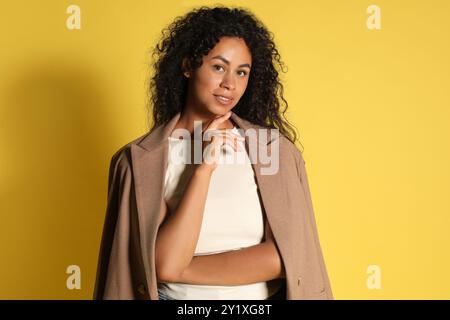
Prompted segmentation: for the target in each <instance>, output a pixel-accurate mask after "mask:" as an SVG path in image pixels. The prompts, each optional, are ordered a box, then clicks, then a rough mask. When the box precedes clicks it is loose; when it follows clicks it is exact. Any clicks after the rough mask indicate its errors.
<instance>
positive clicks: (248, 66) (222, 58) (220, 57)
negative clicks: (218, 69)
mask: <svg viewBox="0 0 450 320" xmlns="http://www.w3.org/2000/svg"><path fill="white" fill-rule="evenodd" d="M211 59H220V60H222V61H223V62H225V63H226V64H227V65H229V64H230V61H228V60H227V59H225V58H224V57H222V56H221V55H218V56H215V57H212V58H211ZM243 67H247V68H249V69H250V68H251V67H250V65H249V64H248V63H244V64H241V65H240V66H239V68H243Z"/></svg>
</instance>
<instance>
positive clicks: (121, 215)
mask: <svg viewBox="0 0 450 320" xmlns="http://www.w3.org/2000/svg"><path fill="white" fill-rule="evenodd" d="M131 193H132V172H131V168H130V162H129V161H128V159H127V155H126V152H124V151H121V150H119V151H118V152H117V153H115V154H114V155H113V157H112V158H111V162H110V167H109V178H108V198H107V208H106V215H105V221H104V225H103V233H102V239H101V244H100V252H99V258H98V265H97V274H96V281H95V287H94V300H108V299H135V295H134V293H133V282H132V276H131V274H132V272H131V263H130V252H129V250H130V249H129V248H130V241H131V240H130V223H131V222H130V221H131V213H130V199H132V197H131V196H132V194H131Z"/></svg>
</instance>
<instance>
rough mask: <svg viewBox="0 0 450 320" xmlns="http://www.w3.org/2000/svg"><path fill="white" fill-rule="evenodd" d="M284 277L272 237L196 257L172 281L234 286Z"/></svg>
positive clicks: (282, 267)
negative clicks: (238, 248)
mask: <svg viewBox="0 0 450 320" xmlns="http://www.w3.org/2000/svg"><path fill="white" fill-rule="evenodd" d="M283 277H285V271H284V266H283V264H282V260H281V258H280V255H279V253H278V250H277V248H276V246H275V243H274V242H273V241H271V240H268V241H266V242H263V243H261V244H258V245H255V246H251V247H248V248H243V249H240V250H233V251H227V252H222V253H217V254H211V255H202V256H195V257H194V258H193V259H192V261H191V263H190V264H189V266H188V267H187V268H186V269H185V270H184V271H183V272H182V273H181V274H180V275H179V277H178V278H175V279H173V282H179V283H189V284H200V285H224V286H236V285H244V284H250V283H256V282H262V281H270V280H272V279H277V278H283Z"/></svg>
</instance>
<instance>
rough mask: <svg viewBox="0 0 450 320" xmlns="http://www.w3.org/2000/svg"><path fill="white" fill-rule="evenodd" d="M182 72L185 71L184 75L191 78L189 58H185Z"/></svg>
mask: <svg viewBox="0 0 450 320" xmlns="http://www.w3.org/2000/svg"><path fill="white" fill-rule="evenodd" d="M181 70H183V75H184V76H185V77H186V78H189V77H190V76H191V71H190V67H189V64H188V61H187V58H183V61H182V64H181Z"/></svg>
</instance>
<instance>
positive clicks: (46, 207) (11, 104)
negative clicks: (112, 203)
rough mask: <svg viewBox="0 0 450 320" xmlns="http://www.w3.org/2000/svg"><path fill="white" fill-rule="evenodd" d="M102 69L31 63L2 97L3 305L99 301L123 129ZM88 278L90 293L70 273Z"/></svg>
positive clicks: (13, 78)
mask: <svg viewBox="0 0 450 320" xmlns="http://www.w3.org/2000/svg"><path fill="white" fill-rule="evenodd" d="M93 69H94V68H88V67H87V66H84V69H83V66H82V65H80V64H74V63H73V62H71V63H69V62H65V61H55V60H52V61H44V62H42V61H40V62H39V63H37V62H35V61H30V62H29V63H24V64H21V65H20V68H16V69H15V72H14V74H11V75H9V76H8V80H7V82H6V84H5V85H4V86H3V88H0V98H1V99H2V100H3V101H2V102H1V106H2V107H1V109H0V122H1V123H0V134H1V138H0V146H1V150H2V152H1V153H2V156H1V158H2V160H1V163H2V166H3V167H4V168H3V170H2V171H3V172H2V173H1V174H0V212H1V213H2V223H1V227H0V243H1V248H0V252H1V254H0V260H1V261H2V267H1V273H0V283H2V285H1V286H0V299H79V298H83V299H85V298H87V299H90V298H91V296H92V290H93V282H94V279H95V271H96V270H95V269H96V266H97V258H98V249H99V241H100V235H101V231H102V227H103V220H104V214H105V209H106V196H107V179H108V166H109V160H110V158H111V156H112V154H111V150H113V149H116V147H114V146H112V141H114V135H115V132H114V128H113V126H112V124H111V123H110V121H109V120H108V119H109V118H108V109H109V108H108V105H109V106H110V103H108V102H107V101H108V96H107V94H106V92H107V88H105V86H106V85H107V84H106V83H105V81H104V80H103V81H100V80H98V78H99V77H96V76H98V74H94V72H93ZM72 264H75V265H78V266H79V267H80V268H81V290H68V289H67V288H66V279H67V277H68V274H66V268H67V267H68V266H69V265H72Z"/></svg>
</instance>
